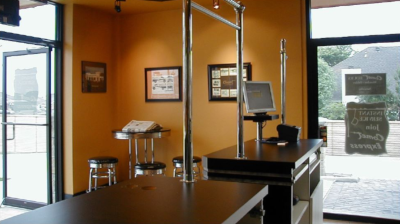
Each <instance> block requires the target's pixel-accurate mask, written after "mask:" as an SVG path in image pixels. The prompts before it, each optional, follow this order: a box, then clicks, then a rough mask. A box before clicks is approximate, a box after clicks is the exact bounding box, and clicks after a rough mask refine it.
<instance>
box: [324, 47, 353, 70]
mask: <svg viewBox="0 0 400 224" xmlns="http://www.w3.org/2000/svg"><path fill="white" fill-rule="evenodd" d="M353 52H354V50H353V48H352V47H351V45H337V46H326V47H319V48H318V57H319V58H322V59H324V61H326V63H328V65H329V66H331V67H332V66H334V65H337V64H338V63H339V62H341V61H343V60H345V59H347V58H348V57H350V55H351V54H352V53H353Z"/></svg>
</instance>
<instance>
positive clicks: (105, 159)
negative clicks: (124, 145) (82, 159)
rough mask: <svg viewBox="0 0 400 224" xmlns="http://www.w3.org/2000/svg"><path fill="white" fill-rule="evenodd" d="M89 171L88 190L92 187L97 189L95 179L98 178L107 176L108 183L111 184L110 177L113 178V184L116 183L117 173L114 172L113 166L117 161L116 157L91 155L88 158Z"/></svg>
mask: <svg viewBox="0 0 400 224" xmlns="http://www.w3.org/2000/svg"><path fill="white" fill-rule="evenodd" d="M88 162H89V167H90V172H89V189H88V192H91V191H92V189H94V190H97V188H100V187H98V186H97V179H99V178H108V185H109V186H111V185H112V181H111V179H113V178H114V184H116V183H117V175H116V172H115V166H116V165H117V163H118V159H117V158H115V157H111V156H99V157H92V158H90V159H89V160H88ZM98 169H107V171H98ZM92 179H94V188H92Z"/></svg>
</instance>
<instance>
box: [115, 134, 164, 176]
mask: <svg viewBox="0 0 400 224" xmlns="http://www.w3.org/2000/svg"><path fill="white" fill-rule="evenodd" d="M112 134H113V136H114V138H116V139H128V140H129V179H132V139H135V153H136V162H139V157H138V155H139V152H138V147H139V145H138V139H144V142H145V144H144V148H145V152H147V139H150V140H151V155H152V156H151V161H152V162H153V161H154V139H155V138H163V137H168V136H170V134H171V129H166V128H163V129H160V130H155V131H146V132H128V131H122V130H121V129H118V130H112ZM144 158H145V162H147V155H145V157H144Z"/></svg>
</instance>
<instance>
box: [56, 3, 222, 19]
mask: <svg viewBox="0 0 400 224" xmlns="http://www.w3.org/2000/svg"><path fill="white" fill-rule="evenodd" d="M52 1H54V2H57V3H61V4H67V3H74V4H78V5H84V6H88V7H91V8H96V9H100V10H102V11H108V12H110V13H116V12H115V10H114V4H115V0H52ZM212 1H213V0H196V1H195V2H196V3H198V4H201V5H203V6H204V7H207V6H209V7H207V8H211V7H212V3H213V2H212ZM222 1H223V0H221V2H222ZM221 4H225V3H221ZM182 5H183V1H182V0H171V1H163V2H157V1H148V0H125V2H121V13H120V14H121V15H122V14H137V13H147V12H156V11H166V10H173V9H182V7H183V6H182Z"/></svg>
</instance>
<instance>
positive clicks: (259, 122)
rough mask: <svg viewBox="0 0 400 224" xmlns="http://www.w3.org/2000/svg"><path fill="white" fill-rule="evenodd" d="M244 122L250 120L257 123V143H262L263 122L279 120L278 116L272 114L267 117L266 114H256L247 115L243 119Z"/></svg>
mask: <svg viewBox="0 0 400 224" xmlns="http://www.w3.org/2000/svg"><path fill="white" fill-rule="evenodd" d="M243 118H244V120H251V121H253V122H257V139H256V140H257V141H262V139H263V138H262V136H263V135H262V129H263V122H264V121H268V120H276V119H278V118H279V115H277V114H273V115H268V114H267V113H256V114H254V115H247V116H244V117H243Z"/></svg>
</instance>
